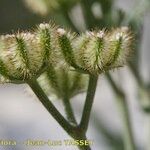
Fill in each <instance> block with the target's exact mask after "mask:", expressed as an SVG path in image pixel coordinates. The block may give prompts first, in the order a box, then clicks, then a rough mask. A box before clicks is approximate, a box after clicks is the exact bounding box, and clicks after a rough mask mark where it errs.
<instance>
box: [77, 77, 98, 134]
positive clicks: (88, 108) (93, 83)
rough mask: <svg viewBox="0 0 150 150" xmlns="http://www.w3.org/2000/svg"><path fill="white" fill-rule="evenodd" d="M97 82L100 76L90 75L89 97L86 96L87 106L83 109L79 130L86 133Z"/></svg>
mask: <svg viewBox="0 0 150 150" xmlns="http://www.w3.org/2000/svg"><path fill="white" fill-rule="evenodd" d="M97 80H98V76H94V75H90V79H89V85H88V90H87V96H86V100H85V105H84V108H83V114H82V118H81V122H80V125H79V128H80V129H81V130H82V131H83V132H84V133H86V131H87V128H88V124H89V119H90V114H91V109H92V104H93V101H94V96H95V91H96V86H97Z"/></svg>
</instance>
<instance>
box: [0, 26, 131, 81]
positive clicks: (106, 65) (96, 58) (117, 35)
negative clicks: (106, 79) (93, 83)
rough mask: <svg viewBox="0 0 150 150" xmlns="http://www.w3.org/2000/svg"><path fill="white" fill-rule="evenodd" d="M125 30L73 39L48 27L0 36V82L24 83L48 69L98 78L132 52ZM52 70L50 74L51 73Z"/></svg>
mask: <svg viewBox="0 0 150 150" xmlns="http://www.w3.org/2000/svg"><path fill="white" fill-rule="evenodd" d="M132 44H133V36H132V34H131V32H130V30H129V29H128V28H127V27H121V28H117V29H112V30H111V31H106V30H98V31H88V32H86V33H85V34H81V35H78V36H77V35H76V34H74V33H71V32H69V31H67V30H65V29H63V28H58V27H56V26H54V25H51V24H40V25H39V26H38V27H37V29H36V30H35V31H34V32H32V33H30V32H26V33H25V32H23V33H17V34H12V35H2V36H0V81H1V82H13V83H15V82H17V81H22V82H26V81H27V80H31V79H32V78H37V77H39V76H40V75H41V74H42V73H43V71H47V70H49V69H50V67H53V68H54V69H55V68H56V67H57V68H59V67H60V68H61V70H64V69H66V68H67V69H70V66H71V67H72V68H73V69H74V70H75V71H78V72H80V73H86V74H95V75H97V74H100V73H103V72H105V71H108V70H111V69H114V68H118V67H121V66H123V65H124V64H125V63H126V62H127V60H128V58H129V56H130V53H131V52H132ZM53 68H52V70H53Z"/></svg>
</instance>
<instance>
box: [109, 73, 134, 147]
mask: <svg viewBox="0 0 150 150" xmlns="http://www.w3.org/2000/svg"><path fill="white" fill-rule="evenodd" d="M107 79H108V81H109V83H110V85H111V87H112V89H113V91H114V92H115V93H116V96H117V104H118V107H119V109H120V113H121V115H122V121H123V125H124V134H123V138H124V139H123V140H124V147H125V150H136V147H135V143H134V138H133V133H132V127H131V123H130V116H129V110H128V104H127V100H126V97H125V94H124V92H123V91H122V90H121V89H120V88H118V86H117V85H116V83H115V82H114V80H113V79H112V77H111V75H110V74H107Z"/></svg>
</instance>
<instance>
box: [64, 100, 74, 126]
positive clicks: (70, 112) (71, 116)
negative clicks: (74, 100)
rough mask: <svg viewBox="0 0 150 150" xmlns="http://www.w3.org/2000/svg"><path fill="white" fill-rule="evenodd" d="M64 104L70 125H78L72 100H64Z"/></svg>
mask: <svg viewBox="0 0 150 150" xmlns="http://www.w3.org/2000/svg"><path fill="white" fill-rule="evenodd" d="M63 104H64V107H65V112H66V115H67V118H68V121H69V122H70V123H73V124H75V125H77V121H76V119H75V116H74V112H73V109H72V107H71V103H70V100H69V99H68V98H64V99H63Z"/></svg>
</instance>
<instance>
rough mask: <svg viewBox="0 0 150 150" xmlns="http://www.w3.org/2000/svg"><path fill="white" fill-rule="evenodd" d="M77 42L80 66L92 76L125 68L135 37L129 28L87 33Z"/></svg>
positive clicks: (77, 56) (76, 51)
mask: <svg viewBox="0 0 150 150" xmlns="http://www.w3.org/2000/svg"><path fill="white" fill-rule="evenodd" d="M76 41H77V42H75V49H76V50H75V52H74V53H75V54H76V56H75V59H76V60H78V61H77V62H78V65H79V66H80V67H81V68H84V70H87V71H88V72H89V73H92V74H99V73H102V72H105V71H107V70H110V69H113V68H117V67H121V66H123V65H124V64H125V63H126V62H127V60H128V58H129V56H130V53H131V51H132V41H133V36H132V35H131V32H130V31H129V29H128V28H127V27H122V28H117V29H113V30H112V31H110V32H106V31H104V30H101V31H98V32H95V31H93V32H87V33H86V34H84V35H82V36H81V37H79V38H78V40H76Z"/></svg>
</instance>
